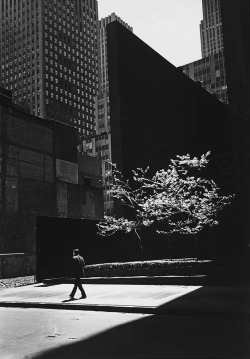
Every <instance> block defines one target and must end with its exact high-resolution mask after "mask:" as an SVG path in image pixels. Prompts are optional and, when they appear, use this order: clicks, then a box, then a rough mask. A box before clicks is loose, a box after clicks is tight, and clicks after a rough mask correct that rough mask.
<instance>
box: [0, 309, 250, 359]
mask: <svg viewBox="0 0 250 359" xmlns="http://www.w3.org/2000/svg"><path fill="white" fill-rule="evenodd" d="M0 315H1V324H0V334H1V359H23V358H27V359H28V358H32V359H35V358H36V359H38V358H39V359H57V358H58V359H59V358H60V359H61V358H67V359H68V358H72V359H73V358H200V359H201V358H217V359H218V358H232V359H241V358H247V356H244V355H246V353H247V347H246V345H247V341H248V337H247V327H246V324H245V322H244V320H242V319H241V318H236V317H234V318H230V317H222V318H221V317H217V316H212V315H210V316H209V317H204V316H198V317H193V316H188V315H187V316H185V315H180V316H179V315H174V316H171V315H148V314H131V313H107V312H94V311H91V312H90V311H78V310H54V309H36V308H33V309H22V308H0Z"/></svg>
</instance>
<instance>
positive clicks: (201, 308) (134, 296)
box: [0, 283, 249, 316]
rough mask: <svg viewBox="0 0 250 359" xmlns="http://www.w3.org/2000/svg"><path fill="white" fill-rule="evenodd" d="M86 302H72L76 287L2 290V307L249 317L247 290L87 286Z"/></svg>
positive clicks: (37, 287) (78, 294) (60, 286)
mask: <svg viewBox="0 0 250 359" xmlns="http://www.w3.org/2000/svg"><path fill="white" fill-rule="evenodd" d="M83 286H84V289H85V291H86V294H87V298H86V299H78V298H79V297H80V293H79V291H78V292H77V293H76V299H75V300H70V299H69V297H68V295H69V293H70V292H71V289H72V284H70V283H66V284H55V285H46V284H41V283H39V284H33V285H28V286H25V287H19V288H8V289H2V290H1V293H0V306H1V307H23V308H24V307H25V308H53V309H71V310H72V309H77V310H88V311H110V312H127V313H147V314H175V315H176V314H178V313H180V314H187V315H194V314H195V315H216V316H228V315H230V316H232V315H237V316H238V315H243V316H246V315H247V313H249V290H248V288H246V287H227V286H223V287H221V286H205V287H202V286H197V285H196V286H195V285H193V286H191V285H189V286H185V285H149V284H140V285H137V284H83Z"/></svg>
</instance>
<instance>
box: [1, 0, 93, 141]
mask: <svg viewBox="0 0 250 359" xmlns="http://www.w3.org/2000/svg"><path fill="white" fill-rule="evenodd" d="M0 14H1V15H0V16H1V19H0V20H1V21H0V63H1V68H0V86H2V87H5V88H7V89H8V90H11V91H12V93H13V100H14V101H15V102H17V103H25V104H26V105H27V106H28V107H29V108H30V112H31V113H32V114H34V115H36V116H40V117H42V118H46V119H54V120H57V121H60V122H64V123H66V124H70V125H72V126H74V127H76V128H77V131H78V137H79V139H82V138H85V137H86V136H88V135H90V134H91V133H93V132H94V131H95V97H96V95H97V91H98V7H97V1H96V0H85V1H80V0H77V1H69V0H58V1H51V0H25V1H24V0H17V1H12V0H3V1H1V2H0Z"/></svg>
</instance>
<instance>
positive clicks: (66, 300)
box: [62, 298, 81, 303]
mask: <svg viewBox="0 0 250 359" xmlns="http://www.w3.org/2000/svg"><path fill="white" fill-rule="evenodd" d="M80 299H81V298H69V299H65V300H62V303H68V302H74V301H75V300H80Z"/></svg>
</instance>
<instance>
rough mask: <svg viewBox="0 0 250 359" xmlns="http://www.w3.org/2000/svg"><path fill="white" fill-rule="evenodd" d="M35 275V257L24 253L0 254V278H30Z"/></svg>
mask: <svg viewBox="0 0 250 359" xmlns="http://www.w3.org/2000/svg"><path fill="white" fill-rule="evenodd" d="M34 273H35V255H32V254H26V253H5V254H0V278H15V277H22V276H30V275H34Z"/></svg>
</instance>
